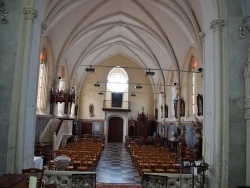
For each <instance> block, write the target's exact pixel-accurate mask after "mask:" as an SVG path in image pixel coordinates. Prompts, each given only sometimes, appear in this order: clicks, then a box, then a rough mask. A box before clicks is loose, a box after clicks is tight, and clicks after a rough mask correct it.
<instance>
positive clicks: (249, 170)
mask: <svg viewBox="0 0 250 188" xmlns="http://www.w3.org/2000/svg"><path fill="white" fill-rule="evenodd" d="M248 50H249V53H248V61H247V64H246V66H245V70H244V77H245V97H246V98H245V109H246V110H245V119H246V121H247V124H246V125H247V127H246V130H247V135H246V139H247V140H246V185H247V186H250V179H249V177H250V40H249V47H248Z"/></svg>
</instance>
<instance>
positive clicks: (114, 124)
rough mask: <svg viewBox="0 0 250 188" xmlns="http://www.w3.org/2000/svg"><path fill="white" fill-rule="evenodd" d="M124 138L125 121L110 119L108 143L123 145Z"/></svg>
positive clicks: (115, 118)
mask: <svg viewBox="0 0 250 188" xmlns="http://www.w3.org/2000/svg"><path fill="white" fill-rule="evenodd" d="M122 137H123V119H122V118H119V117H113V118H110V119H109V128H108V142H119V143H122Z"/></svg>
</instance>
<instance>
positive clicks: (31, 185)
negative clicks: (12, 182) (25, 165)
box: [29, 176, 37, 188]
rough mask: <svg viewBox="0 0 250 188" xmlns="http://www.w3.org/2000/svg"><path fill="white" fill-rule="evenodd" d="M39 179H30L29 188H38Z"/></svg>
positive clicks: (32, 177)
mask: <svg viewBox="0 0 250 188" xmlns="http://www.w3.org/2000/svg"><path fill="white" fill-rule="evenodd" d="M36 183H37V178H36V177H34V176H31V177H30V181H29V188H36Z"/></svg>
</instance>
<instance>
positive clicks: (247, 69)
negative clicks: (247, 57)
mask: <svg viewBox="0 0 250 188" xmlns="http://www.w3.org/2000/svg"><path fill="white" fill-rule="evenodd" d="M244 77H245V78H248V77H250V62H248V63H247V64H246V66H245V68H244Z"/></svg>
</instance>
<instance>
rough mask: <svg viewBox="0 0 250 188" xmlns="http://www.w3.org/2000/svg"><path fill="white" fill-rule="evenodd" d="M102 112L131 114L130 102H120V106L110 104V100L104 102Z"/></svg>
mask: <svg viewBox="0 0 250 188" xmlns="http://www.w3.org/2000/svg"><path fill="white" fill-rule="evenodd" d="M102 110H103V111H109V112H131V109H130V101H122V103H121V104H116V103H114V102H113V103H112V101H111V100H104V101H103V108H102Z"/></svg>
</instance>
